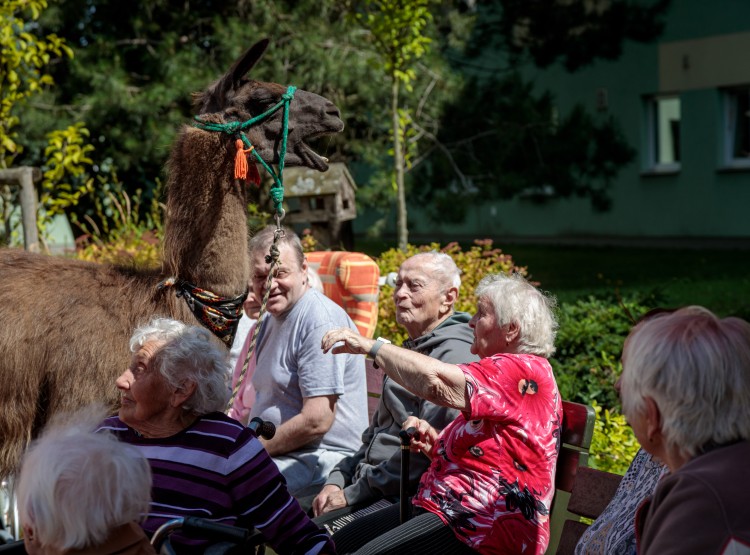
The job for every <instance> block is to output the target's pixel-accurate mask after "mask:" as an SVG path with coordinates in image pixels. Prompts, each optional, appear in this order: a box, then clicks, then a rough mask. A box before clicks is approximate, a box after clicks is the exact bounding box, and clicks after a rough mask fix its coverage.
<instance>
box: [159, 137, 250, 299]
mask: <svg viewBox="0 0 750 555" xmlns="http://www.w3.org/2000/svg"><path fill="white" fill-rule="evenodd" d="M230 143H231V141H230V139H229V138H227V137H226V136H224V135H223V134H221V133H215V132H210V131H201V130H198V129H195V128H189V127H186V128H185V129H183V131H182V132H181V133H180V136H179V137H178V138H177V140H176V142H175V144H174V146H173V148H172V153H171V156H170V159H169V164H168V168H167V171H168V175H169V180H168V183H167V185H168V187H167V221H166V229H165V234H164V235H165V237H164V271H165V273H166V274H167V275H168V276H171V277H176V278H179V279H183V280H185V281H188V282H190V283H193V284H195V285H197V286H198V287H201V288H202V289H207V290H209V291H211V292H213V293H216V294H217V295H221V296H225V297H234V296H236V295H239V294H240V293H243V292H244V291H245V289H246V287H247V282H248V273H249V264H248V255H247V235H248V230H247V200H246V195H245V190H244V185H243V184H242V183H241V182H238V181H236V180H235V179H234V153H233V152H232V150H233V149H232V148H229V145H230Z"/></svg>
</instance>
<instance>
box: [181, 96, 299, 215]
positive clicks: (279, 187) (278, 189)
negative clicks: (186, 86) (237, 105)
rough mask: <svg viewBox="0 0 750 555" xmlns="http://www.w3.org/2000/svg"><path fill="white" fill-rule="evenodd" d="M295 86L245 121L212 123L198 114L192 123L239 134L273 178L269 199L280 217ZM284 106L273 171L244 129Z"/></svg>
mask: <svg viewBox="0 0 750 555" xmlns="http://www.w3.org/2000/svg"><path fill="white" fill-rule="evenodd" d="M296 90H297V87H295V86H293V85H289V87H288V88H287V90H286V92H285V93H284V94H283V95H281V100H279V101H278V102H277V103H276V104H275V105H274V106H272V107H271V108H269V109H268V110H266V111H265V112H263V113H262V114H260V115H258V116H255V117H253V118H250V119H249V120H247V121H230V122H228V123H213V122H207V121H203V120H201V118H200V116H195V121H196V123H195V124H194V125H195V126H196V127H197V128H198V129H203V130H204V131H218V132H220V133H226V134H227V135H239V137H240V139H242V142H243V144H244V145H245V146H246V147H247V148H248V149H252V151H251V152H252V153H253V154H254V155H255V158H256V159H257V160H258V162H259V163H260V165H261V166H263V167H264V168H265V169H266V171H267V172H268V173H269V175H270V176H271V177H272V178H273V185H272V186H271V191H270V193H271V199H272V200H273V204H274V208H275V209H276V214H277V217H279V218H281V217H283V216H284V208H283V206H282V203H283V202H284V177H283V173H284V159H285V158H286V141H287V137H288V136H289V103H290V102H291V101H292V99H293V98H294V92H295V91H296ZM282 107H283V108H284V118H283V124H282V125H283V127H282V135H281V150H280V151H279V173H278V174H277V173H275V172H274V171H273V168H271V166H270V165H268V164H267V163H266V162H265V160H263V158H261V157H260V154H258V151H257V150H256V149H255V148H254V147H253V144H252V143H251V142H250V139H248V138H247V135H245V132H244V131H245V129H249V128H251V127H252V126H253V125H255V124H256V123H258V122H261V121H263V120H264V119H266V118H267V117H269V116H271V115H272V114H274V113H275V112H276V111H277V110H278V109H279V108H282Z"/></svg>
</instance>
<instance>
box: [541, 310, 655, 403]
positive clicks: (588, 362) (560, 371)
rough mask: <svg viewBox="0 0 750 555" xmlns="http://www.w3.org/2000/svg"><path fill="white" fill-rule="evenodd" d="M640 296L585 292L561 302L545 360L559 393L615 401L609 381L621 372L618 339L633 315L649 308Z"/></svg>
mask: <svg viewBox="0 0 750 555" xmlns="http://www.w3.org/2000/svg"><path fill="white" fill-rule="evenodd" d="M642 302H643V301H636V300H634V299H629V300H618V299H615V298H612V297H610V298H602V297H593V296H590V297H588V298H584V299H579V300H577V301H576V302H574V303H565V304H561V305H560V307H559V311H558V321H559V324H560V329H559V331H558V334H557V339H556V340H555V345H556V346H557V350H556V351H555V356H554V357H553V358H552V359H551V360H550V362H551V364H552V368H553V369H554V371H555V377H556V378H557V385H558V387H559V388H560V394H561V395H562V397H563V399H567V400H569V401H577V402H579V403H585V404H591V403H592V402H594V401H596V402H598V403H599V404H601V405H602V406H604V407H608V408H611V407H617V406H619V402H620V401H619V398H618V396H617V392H616V391H615V390H614V384H615V382H616V381H617V379H618V378H619V376H620V373H621V372H622V364H621V363H620V354H621V352H622V344H623V342H624V341H625V338H626V337H627V335H628V333H629V332H630V328H631V327H632V326H633V322H634V320H636V319H637V318H638V317H639V316H641V315H642V314H643V313H645V312H647V311H648V309H649V308H650V307H648V306H644V305H643V304H641V303H642Z"/></svg>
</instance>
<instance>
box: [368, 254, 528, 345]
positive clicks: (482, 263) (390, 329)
mask: <svg viewBox="0 0 750 555" xmlns="http://www.w3.org/2000/svg"><path fill="white" fill-rule="evenodd" d="M430 251H439V252H444V253H446V254H449V255H450V256H451V257H452V258H453V260H454V262H455V263H456V266H458V268H459V270H461V293H460V294H459V296H458V301H457V302H456V310H462V311H465V312H469V313H472V314H473V313H474V311H475V310H476V297H475V296H474V290H475V289H476V286H477V284H478V283H479V281H480V280H481V279H482V278H483V277H484V276H486V275H487V274H491V273H500V272H503V273H506V274H508V273H511V272H518V273H520V274H521V275H523V276H526V275H527V270H526V268H525V267H519V266H516V265H515V263H514V262H513V257H512V256H511V255H509V254H504V253H503V252H502V251H501V250H500V249H498V248H493V246H492V240H491V239H484V240H476V241H474V245H473V246H472V247H470V248H469V249H468V250H467V251H463V250H461V246H460V245H459V244H458V243H449V244H447V245H445V246H444V247H441V246H440V244H439V243H431V244H429V245H421V246H415V245H407V248H406V251H402V250H399V249H395V248H394V249H390V250H387V251H385V252H384V253H383V254H381V255H380V256H379V257H378V259H377V263H378V267H379V268H380V275H381V276H387V275H388V274H389V273H391V272H398V269H399V267H400V266H401V264H402V263H403V262H404V260H406V259H407V258H409V257H411V256H414V255H415V254H418V253H420V252H430ZM392 295H393V287H391V286H390V285H384V286H383V287H381V288H380V302H379V303H378V326H377V328H376V329H375V335H376V337H379V336H383V337H387V338H388V339H390V340H391V341H393V342H394V343H396V344H397V345H398V344H401V342H402V341H404V340H405V339H406V338H407V335H406V332H405V331H404V329H403V328H402V327H401V326H399V324H398V323H397V322H396V306H395V304H394V303H393V302H392V301H391V297H392Z"/></svg>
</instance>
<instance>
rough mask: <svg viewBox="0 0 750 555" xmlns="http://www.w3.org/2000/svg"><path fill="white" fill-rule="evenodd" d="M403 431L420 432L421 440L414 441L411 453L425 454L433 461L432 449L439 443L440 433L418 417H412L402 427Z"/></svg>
mask: <svg viewBox="0 0 750 555" xmlns="http://www.w3.org/2000/svg"><path fill="white" fill-rule="evenodd" d="M401 428H402V429H404V430H408V429H409V428H415V429H416V430H417V431H418V432H419V439H412V441H411V449H410V450H411V451H414V452H415V453H424V455H425V456H426V457H427V458H428V459H430V460H431V459H432V448H433V446H434V445H435V443H437V438H438V431H437V430H436V429H435V428H433V427H432V426H430V423H429V422H427V421H426V420H420V419H419V418H417V417H416V416H410V417H409V418H407V419H406V422H404V425H403V426H401Z"/></svg>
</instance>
